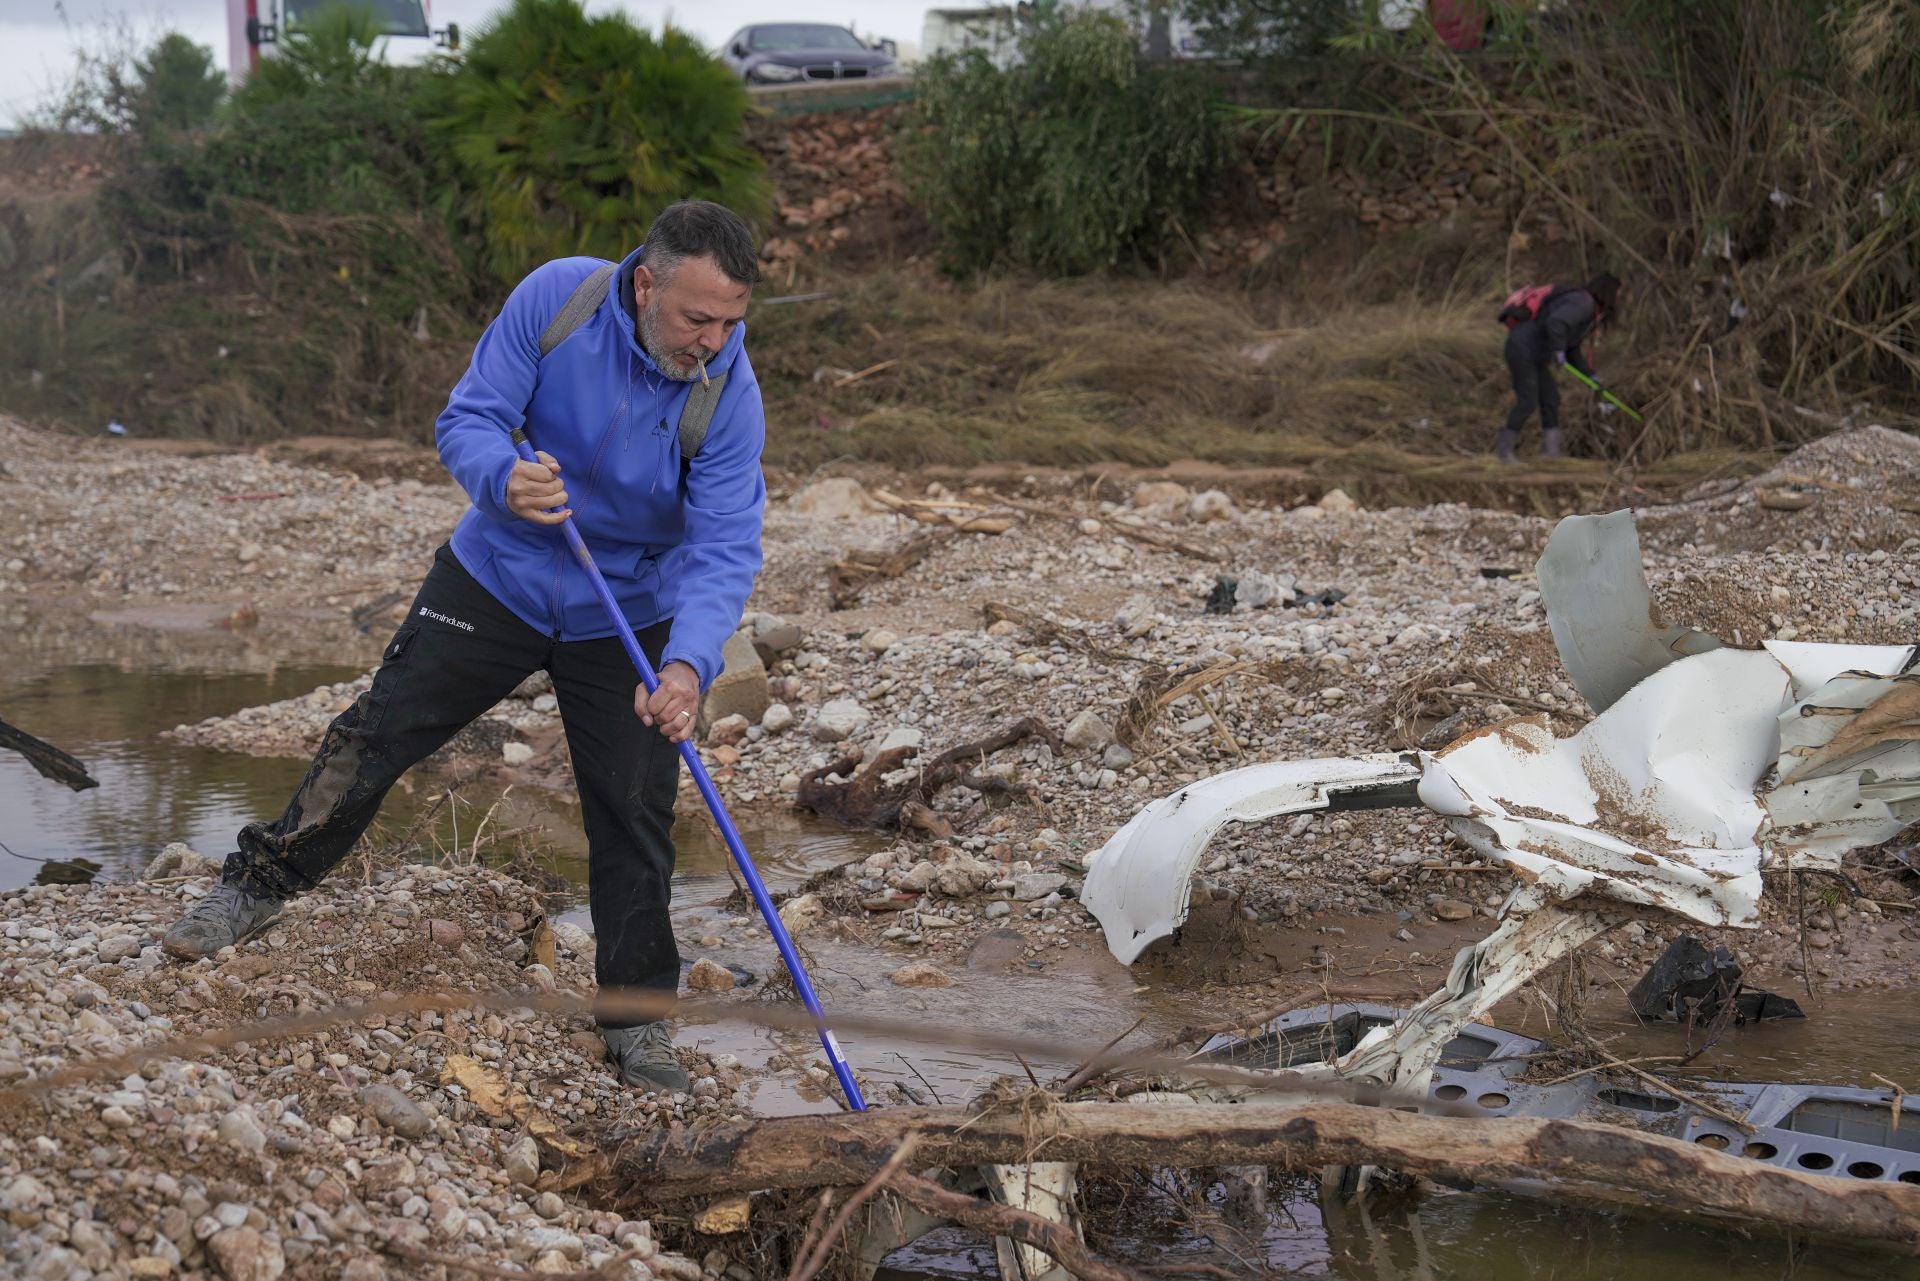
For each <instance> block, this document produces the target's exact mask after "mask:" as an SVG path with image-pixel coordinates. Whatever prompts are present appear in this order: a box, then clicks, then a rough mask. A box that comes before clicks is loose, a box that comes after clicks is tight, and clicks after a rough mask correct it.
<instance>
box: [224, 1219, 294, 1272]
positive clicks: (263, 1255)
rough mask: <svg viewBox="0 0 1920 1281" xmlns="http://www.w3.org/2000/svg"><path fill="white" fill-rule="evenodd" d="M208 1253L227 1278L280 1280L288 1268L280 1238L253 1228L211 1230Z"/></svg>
mask: <svg viewBox="0 0 1920 1281" xmlns="http://www.w3.org/2000/svg"><path fill="white" fill-rule="evenodd" d="M207 1254H208V1256H209V1257H211V1258H212V1259H213V1263H214V1266H215V1267H216V1268H218V1269H219V1270H220V1275H221V1276H223V1277H225V1278H226V1281H279V1277H280V1275H281V1273H283V1272H285V1271H286V1270H287V1258H286V1255H285V1253H284V1252H283V1251H282V1250H281V1248H280V1242H279V1241H278V1240H277V1239H275V1238H273V1237H270V1236H264V1235H262V1234H261V1233H259V1232H256V1231H255V1230H254V1229H252V1228H245V1227H234V1228H227V1229H225V1230H224V1231H221V1232H216V1233H214V1234H213V1236H211V1237H209V1238H208V1239H207Z"/></svg>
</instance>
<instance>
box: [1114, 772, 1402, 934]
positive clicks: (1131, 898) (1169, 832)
mask: <svg viewBox="0 0 1920 1281" xmlns="http://www.w3.org/2000/svg"><path fill="white" fill-rule="evenodd" d="M1419 777H1420V769H1419V767H1418V766H1417V765H1414V764H1411V763H1409V762H1407V761H1404V760H1402V759H1401V758H1400V757H1398V756H1392V755H1384V754H1383V755H1376V756H1366V757H1362V758H1360V759H1358V760H1347V759H1342V758H1339V757H1324V758H1320V759H1315V760H1306V761H1278V762H1275V763H1272V764H1267V765H1249V766H1247V767H1245V768H1244V769H1236V770H1229V771H1228V772H1226V773H1225V774H1217V775H1215V776H1214V777H1212V778H1208V779H1202V780H1201V781H1200V782H1198V783H1193V784H1190V785H1188V786H1186V787H1183V788H1181V789H1180V790H1179V791H1177V792H1174V793H1173V794H1172V795H1170V796H1163V797H1161V798H1160V799H1159V800H1157V801H1153V802H1152V803H1150V804H1149V805H1147V807H1146V808H1145V809H1143V810H1141V811H1140V812H1139V813H1138V814H1135V815H1134V816H1133V817H1132V818H1131V819H1129V820H1128V821H1127V824H1126V826H1124V827H1122V828H1121V829H1120V830H1119V831H1117V832H1115V833H1114V834H1113V837H1112V838H1111V839H1110V840H1108V841H1107V843H1106V844H1105V845H1103V846H1101V847H1100V849H1099V850H1097V851H1095V853H1094V855H1093V857H1092V859H1091V860H1090V866H1089V867H1088V868H1087V878H1086V882H1085V883H1084V885H1083V886H1082V888H1081V891H1080V900H1081V902H1083V903H1085V904H1086V907H1087V910H1088V911H1090V912H1092V913H1093V914H1094V916H1095V918H1096V919H1098V920H1099V922H1100V925H1101V928H1102V929H1104V930H1105V931H1106V938H1107V949H1108V950H1109V951H1110V952H1112V953H1113V955H1114V956H1115V957H1116V958H1117V959H1118V960H1119V961H1120V963H1121V964H1122V965H1131V964H1133V961H1134V958H1135V957H1137V956H1139V955H1140V953H1141V952H1143V951H1145V950H1146V947H1147V945H1148V944H1149V943H1152V942H1153V941H1154V940H1155V939H1161V938H1165V937H1166V936H1167V935H1169V934H1171V933H1173V932H1174V931H1175V930H1177V929H1179V928H1180V926H1181V924H1182V923H1183V922H1184V921H1185V920H1186V919H1187V907H1188V891H1187V883H1188V882H1189V881H1190V880H1191V879H1192V878H1193V873H1194V871H1195V869H1196V868H1198V867H1199V865H1200V856H1201V855H1202V854H1204V853H1205V852H1206V848H1207V842H1209V841H1211V840H1212V839H1213V834H1214V833H1215V832H1217V831H1219V830H1220V828H1222V827H1224V826H1225V825H1226V824H1228V823H1253V822H1258V821H1260V820H1261V819H1268V818H1274V817H1277V816H1279V815H1282V814H1298V813H1301V812H1303V811H1305V810H1320V809H1326V808H1327V807H1328V806H1329V805H1331V804H1332V803H1333V800H1334V797H1335V795H1336V794H1337V793H1341V792H1352V791H1368V790H1377V789H1383V788H1389V787H1392V786H1394V785H1396V784H1410V783H1412V782H1413V781H1414V780H1416V779H1418V778H1419ZM1408 803H1409V804H1411V803H1412V802H1411V799H1410V798H1409V801H1408Z"/></svg>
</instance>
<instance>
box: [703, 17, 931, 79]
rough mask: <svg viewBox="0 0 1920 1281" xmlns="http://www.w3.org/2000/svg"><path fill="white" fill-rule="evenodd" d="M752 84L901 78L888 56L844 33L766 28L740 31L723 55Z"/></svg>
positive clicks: (815, 25) (799, 26)
mask: <svg viewBox="0 0 1920 1281" xmlns="http://www.w3.org/2000/svg"><path fill="white" fill-rule="evenodd" d="M720 57H721V60H722V61H724V62H725V63H726V64H727V65H728V66H729V67H732V68H733V69H734V70H735V71H738V72H739V73H740V74H741V76H742V77H744V78H745V79H746V82H747V83H748V84H762V85H775V84H799V83H802V82H805V81H810V80H873V79H878V78H879V77H881V76H891V75H897V74H899V69H898V68H897V67H896V66H895V65H894V61H893V57H892V55H891V54H889V53H888V52H887V51H886V50H883V49H870V48H868V47H867V46H866V45H865V44H863V43H861V40H860V37H858V36H856V35H854V34H853V32H851V31H849V30H847V29H846V28H845V27H833V26H828V25H827V24H825V23H821V22H763V23H759V24H757V25H755V26H751V27H742V28H740V30H739V31H737V32H735V33H734V36H733V38H732V39H731V40H729V41H727V44H726V47H725V48H724V49H722V50H721V51H720Z"/></svg>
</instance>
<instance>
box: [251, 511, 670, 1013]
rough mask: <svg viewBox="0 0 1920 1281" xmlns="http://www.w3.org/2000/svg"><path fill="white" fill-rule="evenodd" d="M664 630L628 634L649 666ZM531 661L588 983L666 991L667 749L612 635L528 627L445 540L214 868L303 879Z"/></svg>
mask: <svg viewBox="0 0 1920 1281" xmlns="http://www.w3.org/2000/svg"><path fill="white" fill-rule="evenodd" d="M671 629H672V622H671V620H668V621H665V622H660V623H656V624H654V625H653V626H652V627H649V628H647V629H646V630H645V631H643V632H641V633H640V634H639V639H640V647H641V649H642V650H643V651H645V653H646V655H647V657H648V659H649V660H651V661H652V662H653V663H654V664H655V665H656V666H657V665H658V664H659V662H660V652H661V650H662V649H664V648H665V647H666V643H667V637H668V634H669V632H670V631H671ZM541 670H545V671H546V672H547V673H549V674H550V675H551V676H552V678H553V689H554V693H555V695H556V696H557V697H558V699H559V702H560V719H561V723H562V724H563V725H564V726H565V728H566V734H567V748H568V751H569V752H570V753H571V754H572V757H573V774H574V781H575V782H576V783H577V784H578V785H579V788H580V808H581V813H582V815H583V817H584V818H585V820H586V828H587V857H588V871H587V882H588V884H587V888H588V895H589V901H590V906H591V910H592V913H593V928H594V933H595V935H596V942H597V945H598V946H597V949H596V953H595V978H596V979H597V980H598V981H599V984H600V987H601V989H602V990H603V991H610V990H612V989H617V988H628V987H632V988H644V989H650V990H656V991H666V992H672V991H674V990H676V989H677V988H678V986H679V982H680V951H679V948H678V947H677V946H676V945H675V943H674V938H673V924H672V922H671V920H669V918H668V915H667V905H668V900H669V895H670V886H669V882H670V880H671V878H672V876H673V859H674V850H673V800H674V793H675V790H676V789H677V788H678V786H679V779H680V754H679V751H678V749H677V748H676V747H675V746H674V745H673V744H672V743H671V742H669V741H668V740H667V738H666V736H665V735H663V734H662V733H661V732H660V731H659V730H657V729H654V728H652V727H650V726H647V725H643V724H641V722H640V718H639V717H637V716H635V715H634V712H633V697H634V689H635V687H636V686H637V685H638V684H639V679H640V678H639V676H638V674H636V673H635V672H634V670H633V664H632V663H631V662H630V661H629V660H628V658H627V654H626V651H625V650H624V649H623V648H622V647H621V645H620V640H619V638H618V637H614V636H609V637H606V638H605V639H603V640H589V641H556V640H554V639H553V638H552V637H550V636H547V635H544V634H542V633H541V632H540V631H538V630H536V629H535V628H532V627H529V626H528V625H527V624H526V623H524V622H522V621H521V620H520V618H519V617H518V616H517V615H515V614H514V613H513V612H512V611H511V610H509V609H508V608H507V607H506V606H504V605H502V604H501V603H500V602H499V601H498V600H496V599H495V598H494V596H493V593H491V592H489V591H488V590H487V589H486V588H485V587H483V586H481V585H480V583H479V582H477V581H476V580H475V579H474V577H473V576H472V575H471V574H469V573H467V571H466V570H465V569H464V568H463V567H462V566H461V564H460V562H459V561H458V560H456V559H455V558H454V555H453V552H452V550H451V549H450V548H448V547H444V546H443V547H441V548H440V550H439V552H438V553H437V554H436V555H435V556H434V561H433V568H432V569H431V570H430V571H429V572H428V574H427V578H426V581H425V582H423V583H422V584H421V585H420V592H419V595H418V596H416V597H415V598H414V602H413V605H412V607H411V608H410V609H409V610H408V613H407V619H406V621H405V622H403V623H402V624H401V625H400V629H399V630H398V631H396V632H395V633H394V634H393V639H392V640H391V641H389V642H388V643H387V649H386V653H385V655H384V656H383V658H382V659H381V662H380V669H379V671H378V672H376V673H375V674H374V678H373V687H372V688H371V689H369V690H368V691H367V692H366V693H364V694H362V695H361V696H360V697H359V698H358V699H356V700H355V701H354V704H353V706H351V707H349V708H348V709H347V710H346V711H344V712H342V713H340V715H339V716H337V717H335V718H334V720H333V723H332V724H331V725H329V726H328V727H327V733H326V737H325V738H324V739H322V740H321V743H320V750H319V752H318V753H317V754H315V756H314V758H313V765H312V766H311V767H310V768H309V769H308V770H307V776H306V778H305V779H304V780H303V781H302V782H301V784H300V787H299V790H298V791H296V792H295V793H294V796H293V800H292V801H291V802H289V803H288V805H287V810H286V813H284V814H282V815H281V816H280V817H279V818H278V819H277V820H275V821H274V822H272V823H265V824H262V823H255V824H251V825H249V826H248V827H246V828H244V829H243V830H242V831H241V833H240V848H239V849H238V850H237V851H236V852H235V853H233V854H231V855H229V856H228V858H227V863H226V871H225V879H227V880H240V881H243V882H245V883H247V884H249V885H250V886H251V887H252V888H253V889H254V890H256V891H257V892H261V893H266V894H272V895H274V896H276V897H280V898H285V897H287V896H289V895H292V894H297V893H299V892H301V891H303V890H310V889H312V888H313V887H314V886H315V885H317V884H318V883H319V882H320V878H321V877H323V876H325V875H326V874H327V873H328V872H329V871H331V870H332V869H333V867H334V866H335V865H336V864H338V863H339V862H340V860H341V859H343V858H345V857H346V855H347V851H349V850H350V849H352V848H353V845H354V842H355V841H357V840H359V839H360V834H361V833H362V832H364V831H365V830H366V828H367V824H369V823H371V822H372V821H373V816H374V814H375V813H377V812H378V811H379V808H380V802H381V800H382V798H384V797H385V796H386V794H387V789H388V788H390V787H392V786H393V784H394V782H395V781H396V780H397V779H399V777H400V776H401V775H402V774H404V773H405V772H406V771H407V770H408V769H409V768H410V767H412V766H413V765H415V764H417V763H418V762H419V761H421V760H422V759H423V758H425V757H426V756H427V755H429V754H430V753H432V752H434V751H435V750H437V749H438V748H439V747H440V746H442V745H443V744H444V743H446V741H447V740H448V739H450V738H452V737H453V736H454V735H455V734H456V733H458V732H459V731H460V730H461V729H462V728H463V727H465V726H466V725H467V724H468V723H470V722H471V721H473V720H475V719H476V718H478V717H479V716H481V715H482V714H484V713H485V712H486V711H487V710H488V709H489V708H491V707H492V706H493V705H494V704H495V703H497V702H499V701H500V700H501V699H502V698H505V697H506V696H507V695H508V694H510V693H512V692H513V690H514V688H515V687H516V686H517V685H519V684H520V682H521V681H522V680H524V679H525V678H526V677H528V676H529V675H531V674H532V673H534V672H537V671H541ZM634 1021H635V1020H633V1019H632V1018H625V1019H622V1018H617V1017H612V1016H608V1017H605V1018H603V1019H602V1022H604V1023H606V1024H608V1025H611V1026H621V1025H623V1024H629V1023H632V1022H634Z"/></svg>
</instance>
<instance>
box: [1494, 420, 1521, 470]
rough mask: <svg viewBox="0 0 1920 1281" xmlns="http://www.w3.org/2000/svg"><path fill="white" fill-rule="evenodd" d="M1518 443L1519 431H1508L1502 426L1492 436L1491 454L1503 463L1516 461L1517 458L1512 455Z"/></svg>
mask: <svg viewBox="0 0 1920 1281" xmlns="http://www.w3.org/2000/svg"><path fill="white" fill-rule="evenodd" d="M1519 445H1520V433H1519V432H1517V431H1508V430H1507V429H1506V428H1505V427H1502V428H1501V429H1500V434H1499V435H1498V436H1495V437H1494V438H1493V456H1494V457H1495V458H1498V459H1499V460H1500V461H1501V462H1503V463H1514V462H1518V461H1519V459H1517V458H1515V457H1514V452H1513V451H1514V450H1515V449H1517V448H1518V447H1519Z"/></svg>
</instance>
